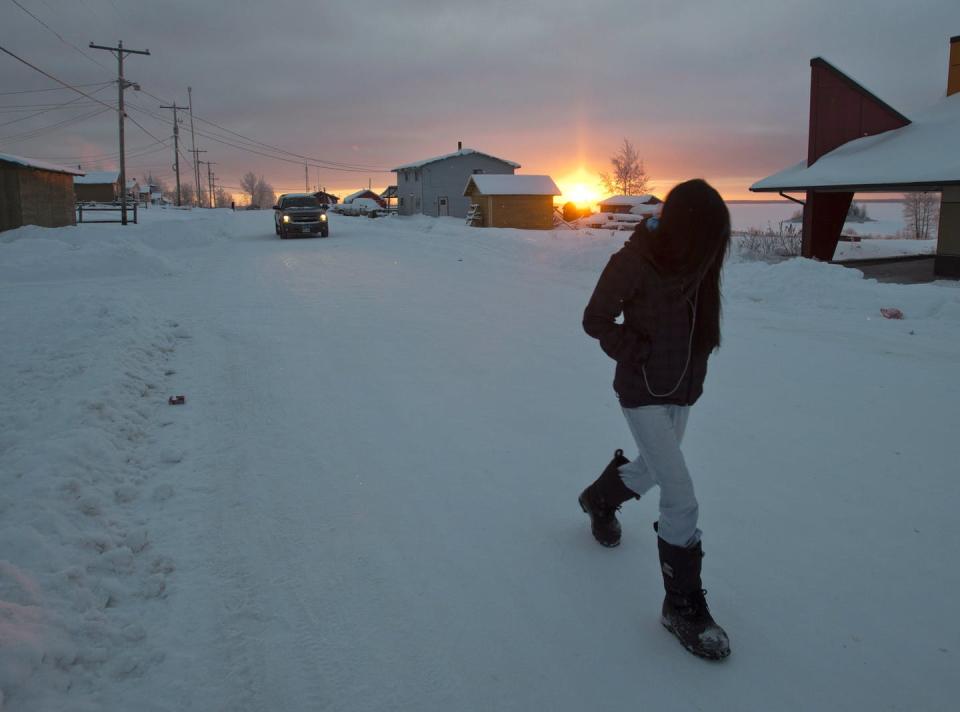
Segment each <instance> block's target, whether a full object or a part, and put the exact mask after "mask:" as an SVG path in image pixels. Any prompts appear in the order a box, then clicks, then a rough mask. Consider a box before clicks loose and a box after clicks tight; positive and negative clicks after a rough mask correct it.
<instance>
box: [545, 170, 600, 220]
mask: <svg viewBox="0 0 960 712" xmlns="http://www.w3.org/2000/svg"><path fill="white" fill-rule="evenodd" d="M556 183H557V187H558V188H559V189H560V191H561V193H562V195H560V196H558V198H557V202H558V203H560V204H561V205H562V204H564V203H567V202H572V203H574V204H575V205H576V206H577V207H578V208H590V209H595V208H596V207H597V203H598V202H600V201H601V200H603V199H604V198H605V197H606V195H607V191H606V190H605V189H604V187H603V185H602V184H601V183H600V177H599V176H598V175H597V174H595V173H589V172H588V171H586V170H584V168H583V166H580V167H579V168H577V170H575V171H573V172H572V173H568V174H567V175H565V176H563V177H562V178H558V179H557V181H556Z"/></svg>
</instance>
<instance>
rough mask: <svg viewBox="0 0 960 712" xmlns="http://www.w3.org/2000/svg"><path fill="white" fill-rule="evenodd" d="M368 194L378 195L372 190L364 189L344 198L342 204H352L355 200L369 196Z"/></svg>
mask: <svg viewBox="0 0 960 712" xmlns="http://www.w3.org/2000/svg"><path fill="white" fill-rule="evenodd" d="M368 193H369V194H370V195H376V193H374V192H373V191H372V190H370V189H368V188H364V189H363V190H358V191H357V192H355V193H350V195H348V196H347V197H346V198H344V199H343V200H342V201H341V202H343V203H352V202H353V201H354V200H356V199H357V198H359V197H361V196H364V195H367V194H368Z"/></svg>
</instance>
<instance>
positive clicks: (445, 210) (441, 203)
mask: <svg viewBox="0 0 960 712" xmlns="http://www.w3.org/2000/svg"><path fill="white" fill-rule="evenodd" d="M437 215H439V216H440V217H444V216H446V217H449V216H450V205H449V203H448V202H447V196H445V195H444V196H441V197H440V198H438V199H437Z"/></svg>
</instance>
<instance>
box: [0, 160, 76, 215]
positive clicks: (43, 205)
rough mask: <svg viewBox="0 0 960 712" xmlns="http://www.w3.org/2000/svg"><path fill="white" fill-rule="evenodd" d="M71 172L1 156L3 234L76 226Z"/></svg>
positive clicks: (0, 196) (0, 204)
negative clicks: (29, 227) (28, 227)
mask: <svg viewBox="0 0 960 712" xmlns="http://www.w3.org/2000/svg"><path fill="white" fill-rule="evenodd" d="M77 175H83V173H82V172H81V171H76V170H73V169H71V168H65V167H63V166H58V165H54V164H52V163H45V162H43V161H35V160H33V159H30V158H22V157H20V156H14V155H11V154H7V153H0V231H2V230H12V229H13V228H15V227H20V226H21V225H40V226H42V227H63V226H64V225H75V224H76V222H77V220H76V214H75V212H74V204H75V199H74V194H73V177H74V176H77Z"/></svg>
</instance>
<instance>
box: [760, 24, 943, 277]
mask: <svg viewBox="0 0 960 712" xmlns="http://www.w3.org/2000/svg"><path fill="white" fill-rule="evenodd" d="M810 69H811V79H810V128H809V142H808V147H807V160H806V162H804V163H801V164H799V165H797V166H793V167H791V168H787V169H785V170H783V171H780V172H779V173H776V174H774V175H772V176H769V177H767V178H764V179H763V180H761V181H758V182H757V183H755V184H754V185H752V186H751V187H750V190H752V191H755V192H776V193H780V194H781V195H785V194H786V193H790V192H805V193H806V201H804V208H803V249H802V254H803V256H804V257H814V258H817V259H821V260H830V259H832V258H833V254H834V251H835V250H836V247H837V242H838V240H839V238H840V233H841V231H842V230H843V223H844V221H845V219H846V215H847V210H848V208H849V207H850V203H851V201H852V200H853V195H854V193H856V192H880V193H895V192H906V193H909V192H940V193H941V194H942V203H941V210H940V230H939V235H938V240H937V258H936V264H935V267H934V270H935V272H936V273H937V274H938V275H942V276H955V277H960V161H958V159H957V154H956V152H955V151H952V150H950V147H951V146H955V145H956V136H957V133H956V131H957V128H956V127H957V126H958V125H960V36H958V37H953V38H952V39H951V41H950V62H949V71H948V80H947V92H946V94H947V95H946V97H945V98H944V99H942V100H941V101H940V102H938V103H937V104H936V105H934V106H932V107H930V108H929V109H928V110H927V111H925V112H919V113H917V114H916V115H915V116H914V118H913V120H911V119H909V118H907V117H906V116H904V115H903V114H901V113H900V112H899V111H897V110H896V109H894V108H893V107H891V106H890V105H889V104H887V103H886V102H884V101H883V100H882V99H880V98H878V97H877V96H875V95H874V94H872V93H871V92H869V91H867V90H866V89H864V88H863V87H862V86H861V85H860V84H858V83H857V82H855V81H854V80H853V79H851V78H850V77H848V76H847V75H846V74H844V73H843V72H841V71H840V70H839V69H837V68H836V67H834V66H833V65H831V64H830V63H829V62H827V61H826V60H824V59H821V58H819V57H818V58H816V59H812V60H811V61H810ZM881 134H882V138H880V135H881ZM785 197H786V196H785Z"/></svg>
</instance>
